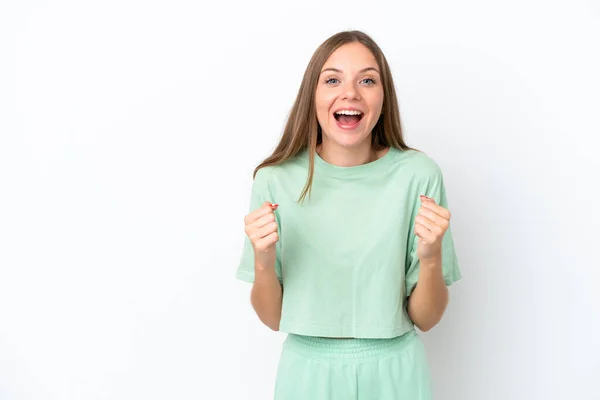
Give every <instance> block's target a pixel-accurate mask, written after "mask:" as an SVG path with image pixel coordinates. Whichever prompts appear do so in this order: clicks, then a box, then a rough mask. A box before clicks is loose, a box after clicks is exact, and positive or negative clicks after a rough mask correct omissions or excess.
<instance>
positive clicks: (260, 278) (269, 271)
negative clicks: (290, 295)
mask: <svg viewBox="0 0 600 400" xmlns="http://www.w3.org/2000/svg"><path fill="white" fill-rule="evenodd" d="M282 296H283V288H282V287H281V283H280V282H279V279H278V278H277V273H276V272H275V261H273V262H272V263H268V265H265V264H262V263H261V262H259V261H255V267H254V284H253V285H252V292H251V295H250V300H251V302H252V307H254V310H255V311H256V314H257V315H258V318H259V319H260V320H261V321H262V322H263V323H264V324H265V325H266V326H268V327H269V328H271V329H272V330H274V331H277V330H279V321H280V319H281V301H282Z"/></svg>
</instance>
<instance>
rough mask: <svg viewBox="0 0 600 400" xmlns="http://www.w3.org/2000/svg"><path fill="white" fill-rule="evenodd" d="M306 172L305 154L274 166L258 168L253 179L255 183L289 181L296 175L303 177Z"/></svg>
mask: <svg viewBox="0 0 600 400" xmlns="http://www.w3.org/2000/svg"><path fill="white" fill-rule="evenodd" d="M306 171H307V157H306V152H305V151H303V152H300V153H299V154H297V155H295V156H293V157H291V158H289V159H287V160H285V161H283V162H282V163H280V164H276V165H267V166H264V167H261V168H259V170H258V171H257V172H256V175H255V177H254V181H255V182H259V183H265V184H267V183H273V182H276V181H279V180H281V179H282V178H285V179H290V178H293V177H294V176H296V175H299V176H305V175H306Z"/></svg>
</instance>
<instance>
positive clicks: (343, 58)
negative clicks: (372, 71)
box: [322, 42, 377, 71]
mask: <svg viewBox="0 0 600 400" xmlns="http://www.w3.org/2000/svg"><path fill="white" fill-rule="evenodd" d="M366 67H374V68H376V67H377V60H376V59H375V56H374V55H373V53H371V50H369V49H368V48H367V47H365V45H363V44H361V43H357V42H354V43H346V44H345V45H343V46H341V47H340V48H338V49H337V50H335V51H334V52H333V53H332V54H331V55H330V56H329V58H328V59H327V61H325V64H324V65H323V68H322V69H325V68H337V69H341V70H342V71H347V70H348V71H350V70H361V69H363V68H366Z"/></svg>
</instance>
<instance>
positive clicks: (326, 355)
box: [274, 330, 432, 400]
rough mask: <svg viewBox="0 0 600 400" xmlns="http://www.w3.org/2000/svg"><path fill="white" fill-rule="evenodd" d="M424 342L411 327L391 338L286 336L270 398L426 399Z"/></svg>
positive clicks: (428, 398) (428, 384)
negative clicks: (273, 390) (400, 334)
mask: <svg viewBox="0 0 600 400" xmlns="http://www.w3.org/2000/svg"><path fill="white" fill-rule="evenodd" d="M431 398H432V395H431V378H430V373H429V367H428V365H427V357H426V353H425V348H424V346H423V342H421V339H420V338H419V336H418V335H417V334H416V333H415V331H414V330H411V331H409V332H407V333H406V334H404V335H403V336H399V337H397V338H393V339H331V338H318V337H308V336H298V335H288V338H287V339H286V341H285V342H284V344H283V349H282V351H281V357H280V360H279V366H278V370H277V380H276V383H275V395H274V399H275V400H307V399H310V400H431Z"/></svg>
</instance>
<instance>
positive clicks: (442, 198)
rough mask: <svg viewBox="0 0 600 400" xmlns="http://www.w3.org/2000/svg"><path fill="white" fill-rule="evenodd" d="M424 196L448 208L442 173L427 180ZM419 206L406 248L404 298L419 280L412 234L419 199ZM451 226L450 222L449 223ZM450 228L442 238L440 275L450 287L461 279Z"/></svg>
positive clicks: (417, 260)
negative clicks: (408, 244)
mask: <svg viewBox="0 0 600 400" xmlns="http://www.w3.org/2000/svg"><path fill="white" fill-rule="evenodd" d="M421 194H424V195H425V196H427V197H430V198H433V199H435V202H436V203H437V204H439V205H441V206H442V207H444V208H448V199H447V196H446V188H445V187H444V179H443V175H442V172H441V171H440V170H439V168H438V169H437V172H436V174H435V175H434V176H433V177H432V178H430V179H429V181H428V182H427V185H426V186H425V187H424V189H423V193H421ZM417 201H418V202H419V204H418V205H417V206H416V207H415V215H413V217H412V219H411V232H410V235H411V240H410V241H409V243H410V246H409V248H408V251H407V252H408V257H407V262H406V274H405V283H406V297H408V296H410V294H411V293H412V291H413V289H414V288H415V286H416V285H417V281H418V280H419V271H420V267H421V265H420V261H419V257H418V256H417V244H418V241H417V240H418V236H417V235H416V234H415V233H414V220H415V217H416V215H417V213H418V210H419V208H420V207H421V205H420V199H417ZM450 225H452V222H450ZM451 228H452V227H451V226H448V229H446V233H445V234H444V237H443V238H442V274H443V276H444V282H446V285H448V286H449V285H451V284H452V283H454V282H456V281H457V280H459V279H460V278H461V272H460V266H459V264H458V258H457V256H456V250H455V248H454V239H453V237H452V229H451Z"/></svg>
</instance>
